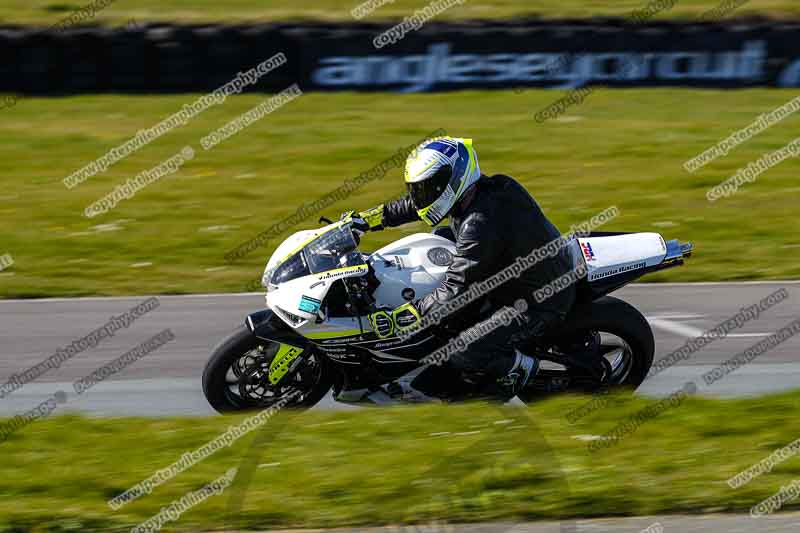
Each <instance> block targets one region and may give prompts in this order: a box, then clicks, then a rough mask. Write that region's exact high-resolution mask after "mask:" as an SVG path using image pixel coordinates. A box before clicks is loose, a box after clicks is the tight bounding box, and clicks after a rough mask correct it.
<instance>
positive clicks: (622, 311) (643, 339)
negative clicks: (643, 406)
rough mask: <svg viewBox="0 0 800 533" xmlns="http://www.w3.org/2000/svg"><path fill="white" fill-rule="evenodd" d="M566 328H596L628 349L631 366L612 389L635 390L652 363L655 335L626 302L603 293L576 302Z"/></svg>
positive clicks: (644, 319) (637, 312)
mask: <svg viewBox="0 0 800 533" xmlns="http://www.w3.org/2000/svg"><path fill="white" fill-rule="evenodd" d="M566 329H567V330H569V331H576V330H577V331H580V330H584V331H585V330H590V331H600V332H604V333H610V334H613V335H615V336H617V337H619V338H620V339H623V340H624V341H625V342H626V343H627V344H628V346H629V347H630V349H631V352H632V355H633V357H632V361H631V362H632V365H631V367H630V369H629V370H628V371H627V375H625V377H624V379H622V380H621V381H620V382H618V383H614V384H613V385H612V386H613V388H620V387H621V388H631V389H635V388H637V387H638V386H639V385H641V384H642V382H643V381H644V380H645V378H646V377H647V374H648V372H650V367H651V366H652V365H653V356H654V355H655V338H654V336H653V330H652V329H651V328H650V324H649V323H648V322H647V319H646V318H645V317H644V315H642V313H640V312H639V310H638V309H636V308H635V307H634V306H632V305H630V304H629V303H627V302H624V301H622V300H620V299H619V298H614V297H613V296H604V297H602V298H600V299H598V300H595V301H593V302H591V303H588V304H583V305H579V306H578V307H576V308H575V309H574V310H573V312H572V313H570V316H569V318H568V319H567V325H566Z"/></svg>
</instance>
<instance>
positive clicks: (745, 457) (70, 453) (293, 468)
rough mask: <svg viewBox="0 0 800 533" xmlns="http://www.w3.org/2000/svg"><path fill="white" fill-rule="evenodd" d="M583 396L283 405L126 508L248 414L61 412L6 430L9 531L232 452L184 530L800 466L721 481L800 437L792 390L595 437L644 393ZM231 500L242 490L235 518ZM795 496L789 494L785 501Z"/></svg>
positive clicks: (509, 507)
mask: <svg viewBox="0 0 800 533" xmlns="http://www.w3.org/2000/svg"><path fill="white" fill-rule="evenodd" d="M585 401H586V398H583V397H561V398H556V399H551V400H547V401H546V402H543V403H540V404H536V405H534V406H533V407H531V408H528V409H515V408H498V407H492V406H488V405H484V404H473V405H461V406H449V407H440V406H422V407H407V408H393V409H380V410H373V409H367V410H360V411H356V412H330V411H327V412H325V411H322V412H310V413H301V414H295V413H291V414H290V413H286V412H283V413H279V414H278V416H276V417H275V418H273V419H271V420H269V421H268V422H267V423H266V425H264V426H263V429H259V430H257V431H256V433H255V434H254V435H248V436H246V437H244V438H243V439H241V440H240V441H238V442H237V443H235V444H234V445H233V446H232V447H231V448H225V449H223V450H222V451H219V452H217V453H216V454H214V455H213V456H211V457H209V458H208V459H206V460H204V461H203V462H201V463H200V464H198V465H196V466H194V467H192V468H190V469H189V470H187V471H185V472H183V473H181V474H179V475H178V476H177V477H175V478H173V479H171V480H170V481H168V482H166V483H165V484H163V485H161V486H160V487H157V488H156V489H155V490H154V491H153V493H152V494H150V495H147V496H144V497H142V498H140V499H138V500H136V501H134V502H131V503H129V504H128V505H126V506H124V507H123V508H122V509H121V510H119V511H117V512H112V511H111V510H110V509H109V508H108V507H107V506H106V503H105V502H106V501H107V500H108V499H110V498H112V497H114V496H116V495H118V494H120V493H121V492H123V491H124V490H126V489H128V488H129V487H131V486H132V485H133V484H135V483H138V482H140V481H142V480H143V479H145V478H147V477H149V476H150V475H151V474H153V473H154V472H155V471H156V470H159V469H161V468H165V467H167V466H168V465H169V464H171V463H172V462H173V461H176V460H178V459H179V458H180V456H181V455H182V454H183V453H185V452H189V451H192V450H194V449H196V448H197V447H200V446H201V445H203V444H205V443H206V442H208V441H209V440H211V439H212V438H214V437H216V436H217V435H219V434H221V433H222V432H224V431H225V430H226V429H227V428H228V427H229V426H230V425H232V424H234V423H237V422H238V421H239V420H240V419H241V417H235V418H222V417H213V418H193V419H159V420H152V419H151V420H147V419H132V418H131V419H102V420H98V419H87V418H81V417H77V416H66V417H63V416H56V417H54V418H50V419H45V420H40V421H37V422H34V423H33V424H32V425H30V426H28V427H27V428H25V429H23V430H21V431H20V432H19V433H16V434H14V435H12V437H11V439H10V440H9V441H7V442H5V443H3V444H0V452H2V454H3V465H4V467H3V476H2V477H0V494H2V495H3V498H2V499H0V531H56V530H58V531H64V530H70V531H115V530H120V531H121V530H123V529H124V528H130V527H132V526H133V525H135V524H136V523H138V522H140V521H142V520H144V519H146V518H148V517H150V516H152V515H154V514H156V513H157V512H158V511H159V509H160V508H161V507H163V506H167V505H169V503H170V502H172V501H173V500H176V499H179V498H180V497H181V496H183V495H184V494H185V493H186V492H188V491H190V490H196V489H198V488H200V487H201V486H203V485H204V484H206V483H208V482H210V481H211V480H213V479H216V478H217V477H219V476H220V475H222V474H223V473H224V472H225V471H226V470H228V469H229V468H231V467H239V474H238V477H237V480H236V482H235V483H234V485H233V486H232V487H230V488H228V489H227V491H226V492H225V493H223V495H221V496H215V497H213V498H211V499H210V500H208V501H206V502H205V503H202V504H201V505H199V506H198V507H197V508H195V509H192V510H190V511H188V512H187V513H185V514H184V515H183V516H182V517H181V518H180V520H179V521H178V522H177V524H176V526H175V527H176V529H181V530H189V529H192V528H194V529H195V530H196V529H198V528H204V529H211V528H219V527H223V526H231V527H234V526H235V527H238V528H243V529H249V528H252V529H258V528H261V529H270V528H275V527H325V526H347V525H380V524H398V523H415V522H416V523H423V522H430V521H433V520H446V521H450V522H475V521H499V520H539V519H566V518H569V517H592V516H612V515H618V516H623V515H648V514H656V513H659V514H660V513H665V514H668V513H708V512H745V513H746V512H747V511H748V510H749V508H750V507H751V506H752V505H754V504H756V503H758V502H760V501H761V500H763V499H764V498H767V497H768V496H770V495H772V494H773V493H774V492H776V491H777V490H778V489H780V488H781V486H783V485H788V484H789V483H790V482H791V481H792V480H793V479H796V478H798V477H800V461H798V458H797V457H794V458H789V459H787V460H786V461H785V462H784V463H783V464H781V465H779V466H777V467H775V468H774V469H773V471H772V472H770V473H768V474H764V475H762V476H760V477H758V478H756V479H754V480H753V481H751V482H750V483H749V484H747V485H745V486H744V487H741V488H738V489H736V490H734V489H731V488H730V487H729V486H728V485H727V483H726V480H727V479H728V478H730V477H731V476H733V475H735V474H737V473H738V472H740V471H742V470H744V469H746V468H748V467H750V466H751V465H753V464H755V463H756V462H758V461H760V460H762V459H764V458H766V457H767V456H769V454H771V453H772V452H773V451H775V450H776V449H778V448H780V447H782V446H785V445H787V444H789V443H790V442H792V441H794V440H795V439H796V438H797V437H798V433H800V431H799V430H800V426H798V423H797V422H796V420H797V417H796V416H794V413H796V412H797V409H798V407H800V395H799V394H798V393H789V394H783V395H778V396H772V397H766V398H758V399H749V400H727V401H719V400H707V399H698V398H690V399H687V400H685V401H684V402H683V403H682V404H680V405H679V406H678V407H675V408H673V409H670V410H667V411H665V412H664V413H662V414H661V415H660V416H658V417H657V418H655V419H651V420H649V421H647V422H645V423H644V424H643V425H641V426H640V427H639V428H638V430H637V431H636V432H634V433H633V434H630V435H628V436H627V437H625V438H623V439H622V440H620V441H619V442H618V443H617V444H616V445H615V446H613V447H611V448H608V449H601V450H599V451H597V452H594V453H590V452H589V451H588V450H587V441H586V440H581V439H585V438H586V436H597V435H602V434H605V433H607V432H609V431H610V430H612V429H613V428H614V427H615V426H616V425H617V424H619V423H620V422H621V421H623V420H625V419H626V417H627V416H628V415H630V414H632V413H634V412H635V411H637V410H638V409H641V408H642V407H644V406H645V405H647V404H649V403H651V402H650V401H648V400H643V399H640V398H631V397H619V398H616V397H611V398H610V401H611V402H612V403H611V407H609V408H606V409H603V410H601V411H597V412H596V413H594V414H591V415H589V416H587V417H586V418H584V419H583V420H581V421H579V422H578V423H577V424H575V425H574V426H570V425H569V424H568V423H567V422H566V421H565V419H564V414H565V413H567V412H569V411H570V410H572V409H574V408H575V407H577V406H579V405H581V404H582V403H583V402H585ZM793 420H794V421H795V422H793ZM250 476H252V477H251V479H249V480H248V479H247V478H248V477H250ZM231 501H233V502H236V503H237V504H240V505H241V510H238V511H236V512H235V513H234V514H233V515H232V516H233V518H232V520H233V521H232V522H231V521H228V520H227V519H226V518H225V510H226V506H227V505H228V504H229V503H230V502H231ZM799 508H800V502H797V501H795V502H793V503H791V504H788V505H787V506H785V507H784V509H783V510H784V511H786V510H792V509H794V510H797V509H799ZM14 527H16V528H17V529H13V528H14ZM2 528H5V529H2ZM59 528H60V529H59Z"/></svg>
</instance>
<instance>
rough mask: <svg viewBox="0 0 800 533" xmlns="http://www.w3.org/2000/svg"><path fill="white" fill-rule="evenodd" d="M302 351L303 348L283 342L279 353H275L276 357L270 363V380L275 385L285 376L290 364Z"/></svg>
mask: <svg viewBox="0 0 800 533" xmlns="http://www.w3.org/2000/svg"><path fill="white" fill-rule="evenodd" d="M302 353H303V349H302V348H298V347H296V346H291V345H289V344H281V346H280V348H278V353H276V354H275V358H274V359H273V360H272V363H270V365H269V382H270V383H272V384H273V385H275V384H277V383H278V382H279V381H280V380H281V379H283V376H285V375H286V372H288V371H289V365H290V364H291V363H292V361H294V360H295V359H297V358H298V357H299V356H300V354H302Z"/></svg>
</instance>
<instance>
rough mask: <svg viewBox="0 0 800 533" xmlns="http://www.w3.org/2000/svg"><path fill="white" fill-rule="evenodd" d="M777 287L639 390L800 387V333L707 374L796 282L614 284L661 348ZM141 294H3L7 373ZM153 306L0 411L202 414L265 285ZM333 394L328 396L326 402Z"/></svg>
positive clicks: (0, 368)
mask: <svg viewBox="0 0 800 533" xmlns="http://www.w3.org/2000/svg"><path fill="white" fill-rule="evenodd" d="M780 288H786V289H787V290H788V292H789V298H787V299H785V300H784V301H782V302H780V303H778V304H777V305H776V306H774V307H772V308H771V309H769V310H767V311H766V312H764V313H763V314H761V316H760V317H758V318H757V319H755V320H752V321H750V322H748V323H746V324H744V325H743V326H742V327H741V328H739V329H736V330H735V331H734V332H733V333H731V334H730V335H728V337H727V338H724V339H718V340H716V341H714V342H713V343H711V344H709V345H707V346H705V347H704V348H703V349H701V350H700V351H698V352H696V353H694V354H693V355H692V356H691V357H690V358H689V359H688V360H685V361H682V362H681V363H680V364H678V365H675V366H674V367H671V368H669V369H667V370H665V371H663V372H662V373H660V374H658V375H657V376H654V377H652V378H649V379H648V380H647V381H646V382H645V383H644V384H643V386H642V387H641V389H640V392H641V393H643V394H647V395H666V394H669V393H671V392H673V391H674V390H677V389H678V388H680V387H681V386H682V385H683V384H684V383H685V382H686V381H689V380H695V381H696V382H697V384H698V387H699V393H700V394H705V395H713V396H745V395H757V394H764V393H768V392H774V391H781V390H786V389H791V388H800V360H798V352H800V336H798V337H793V338H790V339H789V340H787V341H786V342H784V343H783V344H781V345H779V346H777V347H775V348H773V349H772V350H770V351H768V352H767V353H764V354H763V355H761V356H759V357H758V358H757V359H755V361H753V362H752V363H750V364H748V365H746V366H744V367H742V368H739V369H738V370H737V371H736V372H734V373H732V374H730V375H729V376H727V377H725V378H724V379H721V380H720V381H718V382H717V383H714V384H713V385H711V386H706V385H705V384H704V383H703V380H702V379H701V376H702V374H703V373H705V372H708V371H709V370H711V369H712V368H713V367H714V366H715V365H717V364H719V363H721V362H723V361H725V360H726V359H728V358H730V357H732V356H734V355H736V354H738V353H740V352H742V351H743V350H745V349H746V348H748V347H750V346H752V345H754V344H756V343H757V342H759V340H761V339H762V338H764V337H766V336H767V335H770V334H772V333H774V332H775V331H777V330H779V329H780V328H781V327H783V326H785V325H787V324H788V323H790V322H792V321H793V320H795V319H797V318H800V283H798V282H769V283H759V282H752V283H695V284H641V285H631V286H629V287H626V288H625V289H623V290H621V291H618V292H617V293H615V295H616V296H619V297H621V298H623V299H625V300H627V301H628V302H630V303H632V304H634V305H636V306H637V307H638V308H639V309H640V310H642V311H643V312H644V314H645V315H646V316H647V317H648V320H649V321H650V323H651V325H652V327H653V331H654V333H655V335H656V343H657V355H656V360H658V359H659V358H661V357H663V356H665V355H667V354H669V353H670V352H671V351H673V350H676V349H678V348H679V347H681V346H682V345H683V344H684V343H685V342H686V341H687V340H688V339H691V338H694V337H696V336H698V335H700V334H701V333H702V332H703V331H705V330H706V329H709V328H711V327H713V326H715V325H717V324H718V323H720V322H723V321H725V320H726V319H728V318H730V317H732V316H733V315H734V314H736V313H737V312H738V311H739V309H740V308H742V307H746V306H750V305H753V304H756V303H758V302H759V300H761V299H762V298H764V297H766V296H767V295H769V294H770V293H773V292H775V291H776V290H778V289H780ZM145 298H146V297H144V296H142V297H130V298H128V297H126V298H84V299H45V300H4V301H0V384H2V383H5V382H6V381H7V380H8V379H9V378H10V376H11V375H13V374H14V373H16V372H20V371H23V370H25V369H27V368H29V367H32V366H34V365H36V364H38V363H39V362H41V361H43V360H45V359H46V358H47V357H49V356H50V355H52V354H53V353H54V352H55V350H56V349H58V348H61V347H64V346H66V345H69V344H71V343H72V342H73V341H75V340H77V339H79V338H81V337H83V336H85V335H87V334H88V333H89V332H91V331H93V330H94V329H96V328H99V327H101V326H103V325H104V324H105V323H106V322H107V321H108V320H109V318H110V317H111V316H112V315H119V314H121V313H123V312H124V311H127V310H128V309H130V308H131V307H133V306H135V305H136V304H138V303H140V302H142V301H143V300H145ZM159 300H160V302H161V305H160V307H159V308H158V309H155V310H153V311H151V312H150V313H148V314H146V315H144V316H143V317H141V318H139V319H138V320H136V321H135V322H133V323H132V324H131V325H130V326H129V327H128V328H127V329H122V330H120V331H118V332H117V333H116V335H115V336H114V337H112V338H107V339H103V340H101V341H100V343H99V344H98V345H97V346H96V347H95V348H89V349H88V350H86V351H84V352H82V353H79V354H77V355H75V356H74V357H72V358H71V359H69V360H68V361H65V362H64V363H63V365H61V366H60V367H59V368H55V369H52V370H50V371H48V372H47V373H46V374H44V375H42V376H40V377H39V378H38V379H37V380H36V381H34V382H32V383H28V384H26V385H24V386H23V387H22V388H20V389H19V390H16V391H14V392H13V393H11V394H10V395H7V396H6V397H4V398H2V399H0V416H13V415H15V414H19V413H21V412H23V411H27V410H29V409H31V408H33V407H35V406H36V405H38V404H39V403H41V402H42V401H44V400H45V399H47V398H48V397H50V396H52V395H53V394H54V393H55V392H56V391H64V392H65V393H66V405H64V406H62V408H61V409H63V410H79V411H84V412H88V413H91V414H94V415H99V416H124V415H135V416H163V415H207V414H211V413H212V412H213V411H212V410H211V409H210V408H209V407H208V405H207V404H206V402H205V399H204V398H203V395H202V392H201V388H200V376H201V373H202V370H203V366H204V364H205V362H206V359H207V358H208V355H209V353H210V351H211V349H212V348H213V347H214V345H215V344H216V343H217V342H218V341H219V340H220V339H222V338H223V337H224V336H225V335H227V334H228V333H229V332H230V331H232V330H233V329H234V328H236V327H237V326H238V325H239V324H241V323H242V321H243V319H244V317H245V315H247V314H248V313H249V312H251V311H254V310H258V309H260V308H261V307H262V306H263V295H259V294H228V295H196V296H162V297H159ZM165 328H170V329H171V330H172V332H173V333H174V336H175V339H174V340H173V341H171V342H169V343H168V344H166V345H164V346H162V347H161V348H159V349H158V350H156V351H155V352H153V353H151V354H149V355H147V356H145V357H143V358H142V359H140V360H139V361H136V362H135V363H134V364H132V365H131V366H128V367H127V368H125V369H124V370H123V371H121V372H120V373H119V374H116V375H115V376H113V377H111V378H109V379H108V380H106V381H104V382H102V383H100V384H98V385H96V386H95V387H93V388H91V389H90V390H88V391H87V392H85V393H84V394H83V395H81V396H78V395H77V394H76V393H75V392H74V390H73V386H72V383H73V382H74V381H75V380H76V379H79V378H82V377H84V376H86V375H89V374H91V373H92V372H93V371H95V370H96V369H97V368H98V367H101V366H103V365H105V364H107V363H108V362H110V361H111V360H113V359H115V358H117V357H119V356H120V355H122V354H123V353H125V352H126V351H128V350H130V349H132V348H134V347H136V346H137V345H138V344H140V343H141V342H143V341H145V340H147V339H149V338H150V337H152V336H153V335H155V334H156V333H158V332H160V331H162V330H163V329H165ZM333 405H334V404H333V402H331V401H330V400H325V401H323V402H322V403H321V404H320V406H319V407H320V408H329V407H332V406H333Z"/></svg>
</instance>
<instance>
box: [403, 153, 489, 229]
mask: <svg viewBox="0 0 800 533" xmlns="http://www.w3.org/2000/svg"><path fill="white" fill-rule="evenodd" d="M480 177H481V169H480V167H479V166H478V155H477V154H476V153H475V149H474V148H472V139H460V138H454V137H437V138H435V139H431V140H429V141H425V142H424V143H422V144H421V145H419V146H418V147H417V148H416V149H415V150H414V151H413V152H411V155H409V156H408V159H407V160H406V171H405V179H406V187H407V188H408V193H409V195H410V196H411V201H412V202H413V203H414V207H415V208H416V209H417V213H419V216H420V218H421V219H422V220H424V221H425V222H427V223H428V224H430V225H431V226H435V225H436V224H438V223H439V222H441V221H442V220H444V219H445V218H446V217H447V215H448V214H450V211H451V210H452V209H453V206H455V205H456V203H458V201H459V200H460V199H461V198H462V197H463V195H464V192H466V190H467V189H468V188H469V186H470V185H472V184H473V183H475V182H476V181H478V179H479V178H480Z"/></svg>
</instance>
